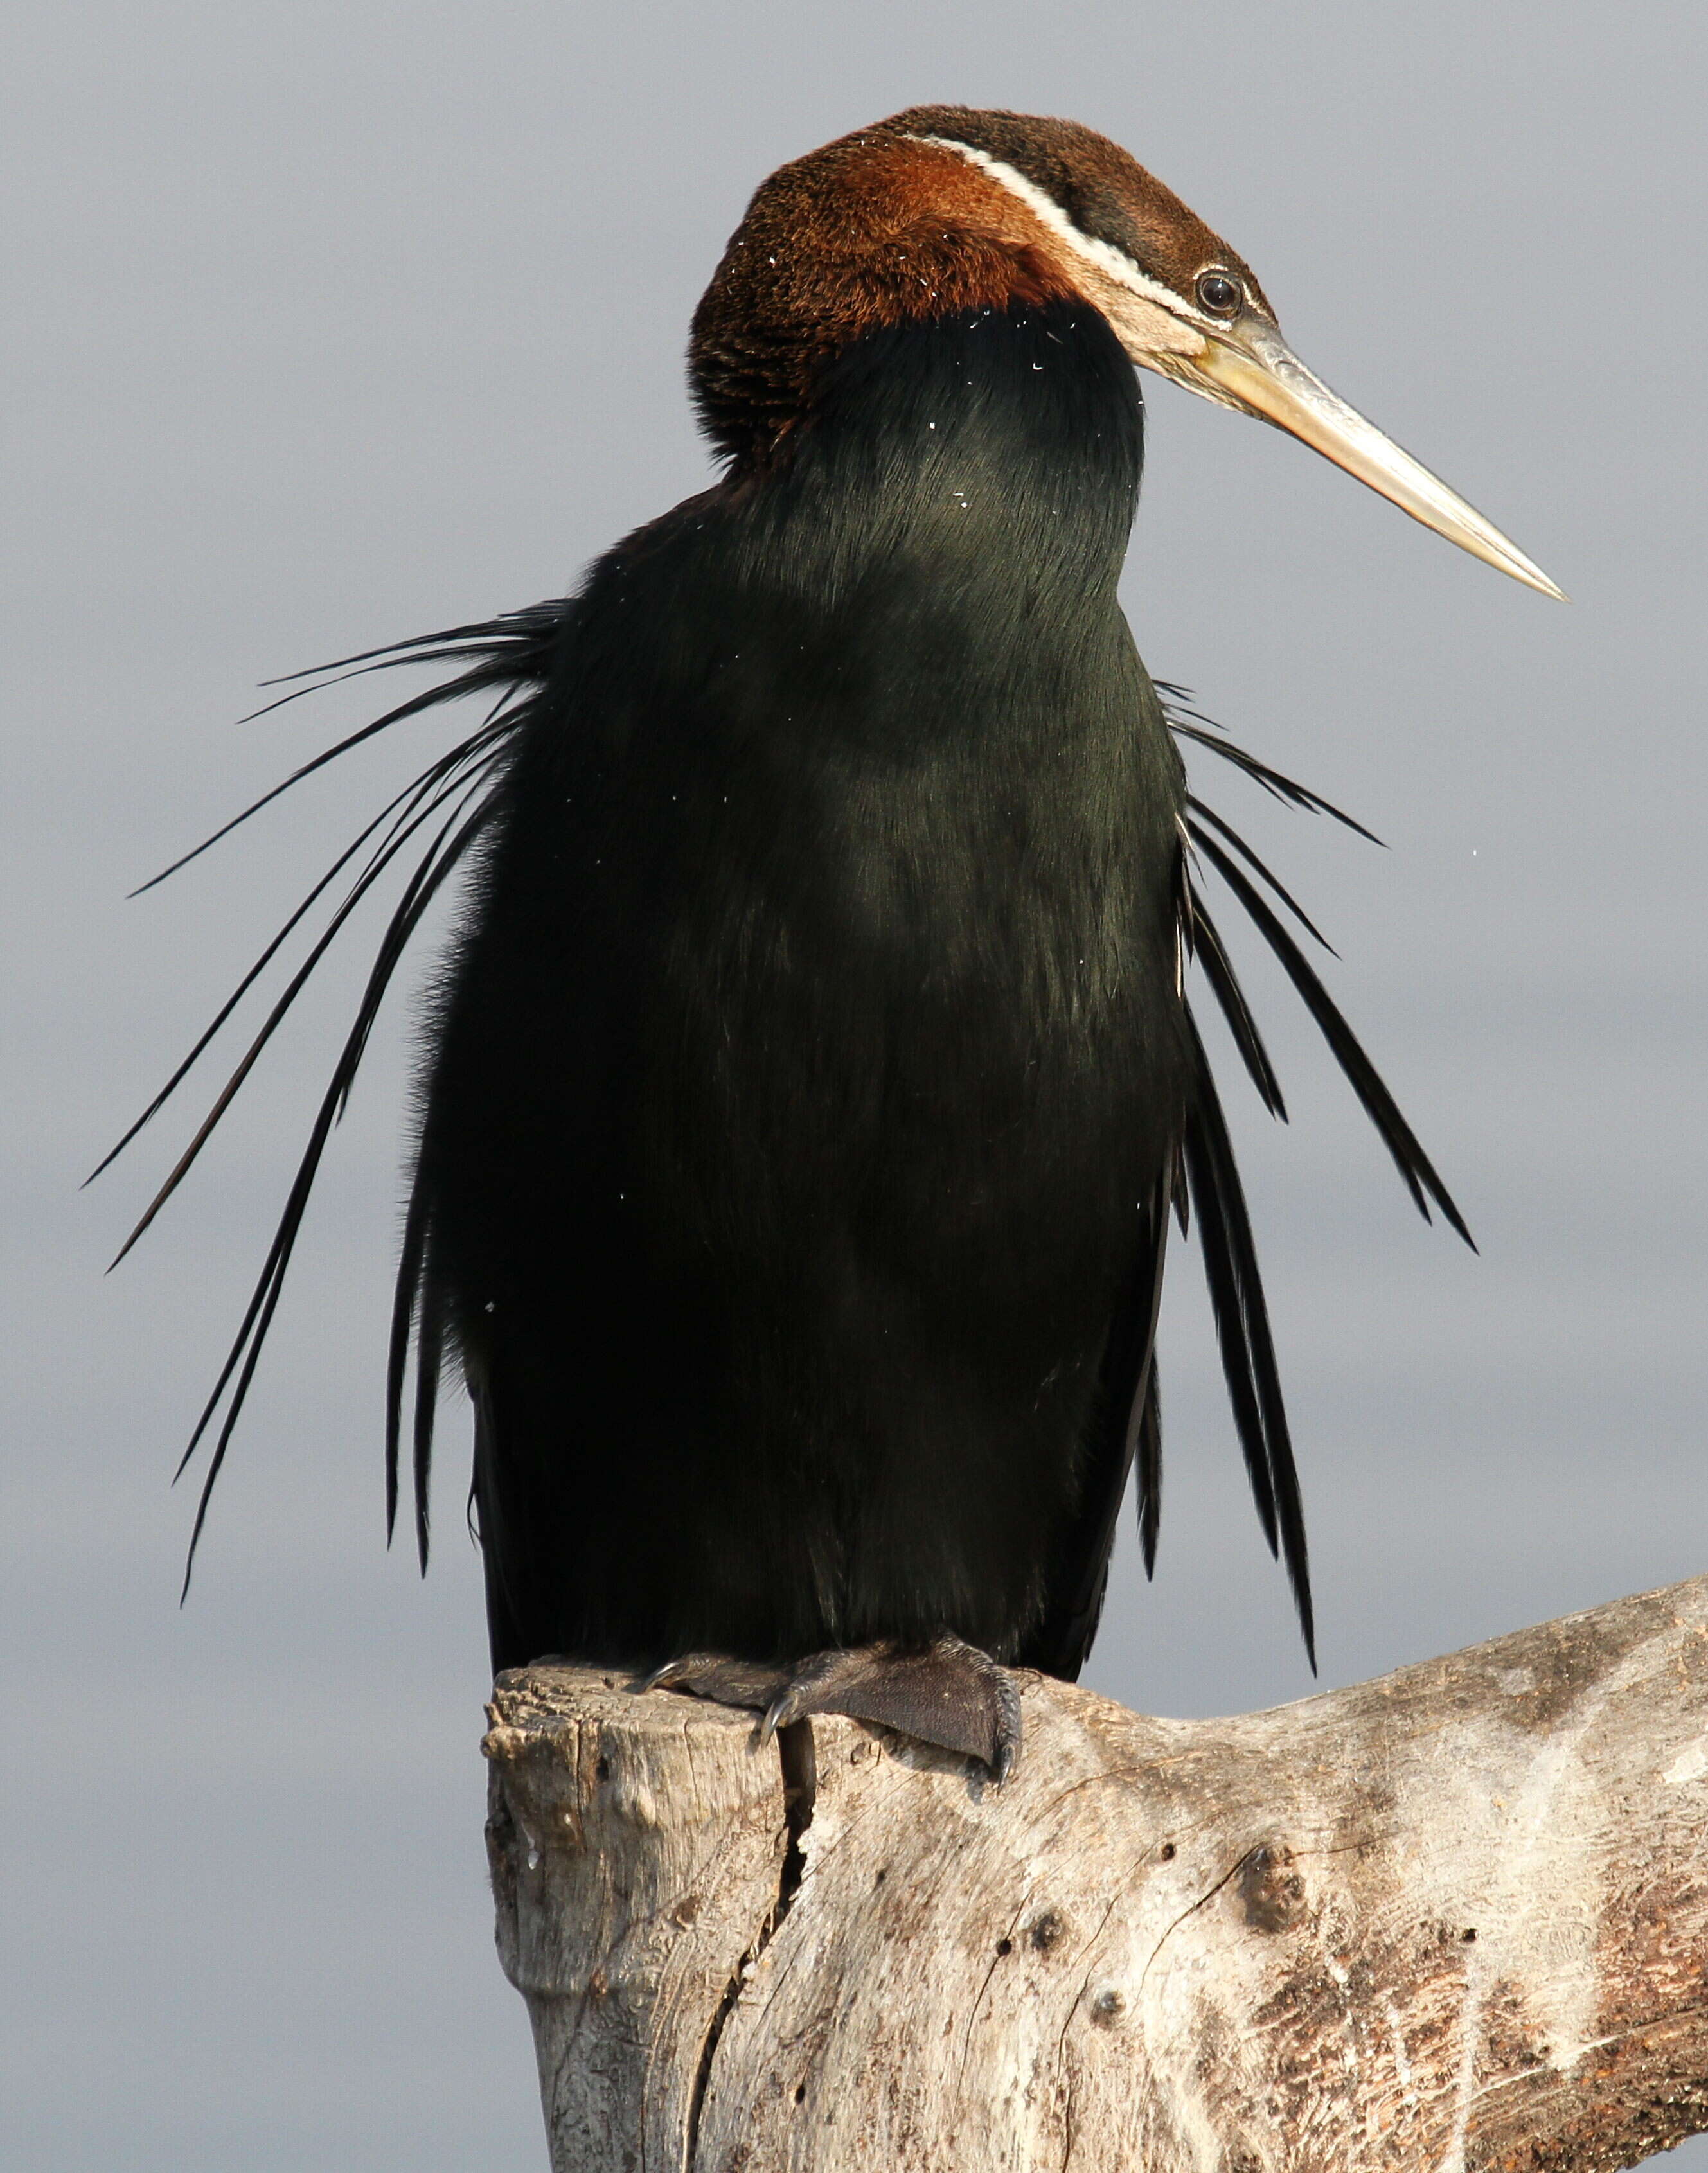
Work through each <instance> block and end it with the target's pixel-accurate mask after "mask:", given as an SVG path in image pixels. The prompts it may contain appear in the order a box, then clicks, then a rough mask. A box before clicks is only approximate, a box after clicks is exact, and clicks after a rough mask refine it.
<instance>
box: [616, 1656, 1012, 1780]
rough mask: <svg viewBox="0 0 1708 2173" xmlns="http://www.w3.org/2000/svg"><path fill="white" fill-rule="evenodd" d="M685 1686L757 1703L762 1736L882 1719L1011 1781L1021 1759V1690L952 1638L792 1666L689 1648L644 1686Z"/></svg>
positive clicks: (698, 1693)
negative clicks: (823, 1719)
mask: <svg viewBox="0 0 1708 2173" xmlns="http://www.w3.org/2000/svg"><path fill="white" fill-rule="evenodd" d="M641 1687H642V1688H643V1689H644V1690H653V1689H660V1690H687V1691H688V1692H689V1693H690V1694H691V1695H692V1696H695V1697H703V1698H712V1699H714V1700H715V1701H717V1702H718V1703H719V1705H735V1706H746V1707H752V1709H753V1710H754V1711H755V1712H761V1713H762V1714H763V1715H764V1718H763V1719H762V1721H761V1723H760V1725H759V1735H760V1740H761V1741H762V1742H765V1743H768V1742H769V1741H770V1739H771V1738H772V1736H773V1734H775V1733H776V1731H777V1730H778V1729H779V1728H787V1727H789V1725H790V1723H793V1722H795V1721H797V1720H806V1719H807V1718H808V1717H810V1716H811V1715H812V1714H813V1713H828V1712H841V1713H847V1714H848V1715H849V1716H850V1717H851V1718H853V1719H855V1720H870V1721H875V1722H876V1723H877V1724H878V1726H879V1727H881V1728H894V1729H895V1730H896V1732H897V1734H900V1735H911V1736H912V1737H913V1739H914V1740H915V1741H916V1742H919V1743H931V1744H936V1746H937V1747H938V1749H939V1750H954V1751H957V1752H959V1753H960V1755H962V1757H965V1758H976V1759H978V1761H980V1762H981V1764H983V1766H986V1767H988V1768H989V1771H990V1772H991V1773H992V1775H993V1776H994V1777H995V1778H996V1779H997V1780H999V1781H1005V1780H1006V1779H1007V1778H1008V1776H1009V1775H1010V1773H1011V1772H1012V1771H1014V1766H1015V1761H1016V1759H1017V1758H1018V1757H1019V1756H1020V1738H1021V1719H1020V1693H1019V1691H1018V1690H1016V1688H1015V1685H1014V1678H1013V1677H1012V1676H1011V1675H1010V1674H1009V1672H1008V1670H1007V1669H1005V1668H1001V1667H999V1666H998V1665H997V1663H996V1662H995V1661H994V1660H993V1659H992V1658H990V1655H989V1653H982V1652H980V1650H979V1649H978V1647H977V1646H976V1645H969V1644H967V1642H965V1641H964V1640H963V1639H962V1638H960V1637H955V1636H940V1637H938V1638H936V1639H935V1640H934V1641H933V1642H932V1643H931V1644H929V1645H928V1646H926V1647H924V1650H923V1651H920V1650H910V1649H909V1648H908V1647H905V1646H902V1645H893V1644H882V1645H860V1646H856V1647H853V1648H852V1649H850V1650H846V1651H837V1652H828V1653H813V1654H812V1655H811V1658H807V1659H805V1660H798V1661H795V1663H793V1664H792V1665H783V1664H769V1663H766V1662H763V1661H755V1660H733V1659H730V1658H725V1657H724V1656H723V1655H721V1654H719V1653H687V1654H686V1655H684V1657H683V1658H681V1659H679V1660H671V1661H668V1662H667V1663H665V1666H663V1667H662V1668H660V1669H658V1670H657V1672H656V1673H655V1674H651V1675H649V1676H648V1677H647V1679H646V1680H645V1682H644V1684H643V1685H641Z"/></svg>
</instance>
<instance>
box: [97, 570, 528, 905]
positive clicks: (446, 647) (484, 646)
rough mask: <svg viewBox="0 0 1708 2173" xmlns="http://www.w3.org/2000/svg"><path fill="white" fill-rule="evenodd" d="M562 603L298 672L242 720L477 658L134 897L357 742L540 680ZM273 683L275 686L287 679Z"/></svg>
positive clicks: (309, 768) (293, 776)
mask: <svg viewBox="0 0 1708 2173" xmlns="http://www.w3.org/2000/svg"><path fill="white" fill-rule="evenodd" d="M564 609H565V607H564V606H563V605H562V604H558V605H556V606H552V605H546V604H536V605H535V606H534V607H533V608H532V610H531V611H530V612H512V613H509V614H508V615H506V616H505V617H501V618H498V619H494V620H493V621H492V622H491V623H490V625H489V626H488V627H487V628H480V627H469V628H457V629H455V631H454V632H453V633H452V634H449V635H445V634H428V635H425V636H423V637H422V638H421V639H418V640H415V641H410V642H398V643H396V644H393V645H392V646H391V648H390V649H385V650H373V651H372V652H371V653H370V657H369V658H367V659H359V658H351V659H349V660H348V662H349V663H351V664H353V665H357V666H358V667H359V668H358V670H355V671H341V669H340V667H339V666H337V665H324V666H314V667H313V669H312V671H310V672H303V673H297V674H294V675H293V676H294V677H299V678H303V679H304V680H312V681H313V683H312V684H307V685H304V686H300V687H294V688H293V690H292V691H291V692H290V693H288V694H282V695H280V697H279V698H278V700H277V701H276V702H269V703H267V705H266V707H265V708H263V709H256V710H255V711H253V712H252V713H251V716H250V717H247V718H245V720H244V722H245V723H252V722H253V721H254V720H255V719H256V718H258V717H264V716H267V715H269V714H271V713H272V711H273V710H274V709H283V707H284V705H285V704H286V703H288V702H297V701H300V700H301V699H302V698H303V696H304V694H312V693H321V691H322V690H323V689H324V688H326V687H335V686H337V685H339V684H340V683H341V682H342V680H343V679H350V678H358V677H364V676H365V675H366V674H367V673H368V672H369V671H390V670H392V669H394V668H396V667H397V666H402V665H407V664H434V663H448V662H453V661H456V660H457V659H458V658H460V657H463V656H472V657H474V658H476V659H477V661H476V663H475V665H474V666H473V668H472V669H471V670H470V671H465V672H463V673H461V674H460V675H459V676H458V677H456V678H455V679H450V680H446V681H445V682H442V683H441V684H440V685H439V686H437V687H428V688H426V689H425V690H424V691H423V693H419V694H412V695H411V696H410V698H409V699H408V700H407V702H400V703H399V704H397V706H396V708H395V709H388V710H387V711H386V712H385V714H384V715H383V716H380V717H375V718H374V719H373V720H371V721H370V722H369V723H368V724H365V725H361V726H360V727H359V728H358V730H357V731H353V732H350V733H348V734H347V735H346V736H344V738H342V739H341V740H337V741H334V742H333V744H332V745H331V747H324V748H322V749H321V752H320V753H319V754H317V755H315V756H314V757H313V758H312V759H311V760H310V761H308V762H305V763H300V764H299V766H298V767H297V768H295V769H294V770H292V771H291V773H290V774H289V775H288V777H284V778H282V779H280V780H279V782H278V783H277V785H273V786H272V787H271V788H270V789H269V790H267V791H266V792H263V793H262V794H261V797H260V798H259V799H258V800H252V801H251V802H250V804H249V805H248V806H246V807H245V808H244V809H242V810H241V811H240V812H239V813H238V814H235V815H234V816H233V817H231V819H230V821H229V822H222V823H221V824H220V826H219V828H218V829H217V830H214V831H212V832H210V833H209V834H208V835H207V837H205V838H203V839H202V842H201V844H199V845H195V846H192V847H191V849H190V850H189V851H188V852H187V853H184V854H181V855H180V856H179V858H178V859H176V860H174V861H172V862H171V864H170V865H169V866H167V867H164V868H162V869H161V870H160V871H159V874H158V875H153V876H149V878H148V881H147V882H145V883H140V884H138V885H137V888H136V889H135V890H134V891H132V893H131V895H132V898H140V897H141V896H142V895H143V892H145V891H150V890H153V889H154V887H155V886H156V885H157V884H159V883H163V882H165V881H166V879H167V877H168V876H175V875H176V874H177V873H178V871H180V869H181V868H186V867H188V866H189V865H190V863H191V860H199V859H200V858H201V856H202V854H203V853H205V852H207V851H208V850H210V849H211V848H212V847H213V846H215V845H217V844H218V843H219V841H220V839H221V838H229V836H230V834H231V833H232V832H233V831H234V830H236V829H238V828H241V826H242V825H243V824H244V823H245V822H248V821H249V820H250V818H251V816H254V815H258V814H259V813H260V812H261V809H262V808H263V807H268V806H272V802H273V801H275V800H277V799H279V798H280V797H282V795H283V794H285V793H287V792H288V791H289V790H291V789H292V787H293V786H294V785H300V784H301V783H302V782H303V780H304V778H309V777H312V776H313V775H314V774H315V772H316V771H317V770H322V769H325V768H326V766H327V765H328V763H334V762H336V761H337V759H338V758H339V757H340V756H341V755H346V754H348V753H349V752H351V750H352V749H353V748H355V747H360V746H362V745H363V744H364V742H365V741H368V740H371V739H374V738H376V737H377V736H379V734H380V733H381V732H383V731H388V730H389V729H390V728H391V726H392V725H400V724H402V723H404V722H405V721H406V720H407V719H409V718H411V717H418V716H420V715H422V714H424V713H425V712H426V711H427V710H428V709H437V708H438V707H439V704H442V703H445V702H454V701H458V700H460V699H461V698H462V697H464V696H465V695H468V694H478V693H486V692H488V691H490V689H492V688H493V687H504V688H506V689H509V688H511V687H520V686H524V685H525V684H526V683H527V682H529V681H530V680H531V679H534V678H537V677H540V676H541V674H542V673H543V671H544V669H545V666H546V664H547V661H548V659H549V655H550V650H551V644H552V642H553V641H555V639H556V637H557V634H558V629H559V628H560V627H561V626H562V623H563V612H564ZM524 621H525V622H527V625H526V628H525V630H524V629H523V628H521V627H520V625H519V624H515V623H519V622H524ZM482 634H485V635H486V636H488V639H487V640H486V641H485V642H484V643H482V642H481V641H479V640H477V639H474V637H477V636H480V635H482ZM319 672H331V673H333V674H334V675H336V676H334V677H331V678H324V677H315V674H316V673H319ZM269 683H272V684H275V685H277V684H279V683H281V682H277V681H275V682H269Z"/></svg>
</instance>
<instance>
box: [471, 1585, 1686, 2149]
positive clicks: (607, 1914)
mask: <svg viewBox="0 0 1708 2173" xmlns="http://www.w3.org/2000/svg"><path fill="white" fill-rule="evenodd" d="M1020 1680H1021V1695H1022V1700H1023V1704H1024V1709H1025V1728H1026V1755H1025V1757H1024V1759H1023V1761H1022V1762H1021V1767H1020V1770H1019V1771H1018V1772H1017V1773H1016V1775H1015V1776H1014V1777H1013V1778H1012V1779H1010V1781H1009V1782H1006V1783H1005V1784H1004V1785H1002V1786H1000V1787H998V1786H996V1785H995V1784H994V1783H993V1782H989V1781H988V1780H986V1779H985V1778H983V1777H982V1776H981V1775H979V1774H978V1773H976V1772H973V1771H969V1770H968V1768H967V1765H966V1763H965V1761H961V1760H958V1759H956V1758H954V1757H951V1756H950V1755H947V1754H944V1753H939V1752H936V1751H932V1750H924V1749H921V1748H919V1746H917V1745H914V1744H908V1743H907V1742H905V1741H903V1740H902V1739H898V1738H896V1737H893V1736H891V1735H888V1734H885V1733H883V1732H882V1731H881V1730H876V1729H872V1728H867V1727H865V1725H863V1724H861V1723H857V1722H854V1721H848V1720H839V1719H838V1720H816V1721H813V1722H807V1723H800V1724H799V1726H798V1727H797V1728H792V1729H789V1730H786V1731H784V1735H783V1736H782V1737H781V1738H779V1740H778V1741H777V1742H773V1743H772V1744H768V1745H761V1744H759V1742H758V1740H757V1730H756V1728H755V1726H754V1724H753V1722H752V1718H751V1717H748V1716H745V1715H743V1714H741V1713H738V1712H730V1711H728V1710H726V1709H724V1708H721V1707H715V1706H710V1705H707V1704H704V1703H703V1702H702V1701H698V1700H696V1699H692V1698H687V1697H682V1696H676V1695H673V1694H671V1693H670V1692H668V1691H654V1692H651V1693H649V1694H647V1695H644V1696H639V1695H637V1694H636V1693H634V1692H633V1690H630V1689H629V1688H628V1685H627V1683H626V1681H625V1680H623V1679H622V1678H620V1677H617V1676H613V1675H611V1674H601V1673H599V1672H597V1671H595V1670H590V1669H582V1668H575V1667H570V1666H567V1665H557V1664H547V1663H541V1664H539V1665H536V1666H534V1667H531V1668H528V1669H520V1670H517V1671H515V1672H514V1673H512V1674H506V1675H504V1676H502V1677H500V1679H499V1680H498V1685H497V1687H496V1689H495V1690H494V1692H493V1705H492V1707H491V1709H490V1710H491V1723H492V1724H491V1728H490V1731H489V1733H488V1736H487V1738H486V1742H485V1746H484V1747H485V1750H486V1753H487V1755H488V1760H489V1761H490V1765H491V1806H492V1808H491V1817H490V1819H489V1820H488V1844H489V1850H490V1854H491V1859H492V1868H493V1890H494V1894H495V1896H496V1900H497V1904H498V1946H499V1953H500V1956H501V1958H502V1960H503V1962H504V1968H505V1971H506V1972H507V1974H508V1975H509V1977H510V1979H511V1982H513V1983H515V1985H516V1986H517V1987H518V1989H519V1990H520V1991H521V1992H523V1994H524V1995H525V1998H526V1999H527V2002H528V2006H529V2010H530V2013H531V2017H532V2020H533V2025H534V2033H535V2041H536V2048H537V2051H538V2054H539V2062H540V2074H541V2090H542V2095H543V2099H544V2104H545V2111H546V2119H547V2130H548V2134H549V2137H550V2140H551V2147H552V2164H553V2165H554V2166H555V2167H557V2168H558V2169H560V2173H568V2169H570V2168H572V2167H573V2168H575V2169H577V2173H586V2169H590V2168H602V2167H605V2166H611V2167H613V2168H615V2167H622V2168H633V2169H635V2173H654V2169H660V2173H661V2170H662V2169H665V2168H669V2169H671V2173H682V2169H684V2168H687V2169H690V2173H770V2169H783V2168H790V2169H800V2173H806V2169H808V2168H811V2173H844V2169H846V2173H854V2169H855V2168H859V2169H862V2173H865V2170H866V2169H870V2168H872V2167H883V2168H885V2169H886V2173H891V2169H893V2173H925V2169H931V2173H984V2169H987V2168H989V2169H993V2173H994V2169H995V2168H997V2167H1002V2168H1005V2169H1010V2173H1013V2169H1030V2168H1033V2167H1037V2168H1044V2167H1048V2168H1049V2169H1051V2173H1091V2169H1092V2168H1096V2169H1098V2173H1105V2169H1107V2168H1108V2167H1110V2166H1112V2165H1123V2166H1129V2165H1130V2166H1142V2167H1144V2168H1145V2169H1146V2173H1174V2169H1176V2168H1181V2169H1184V2168H1188V2167H1191V2168H1193V2169H1206V2173H1210V2169H1215V2173H1281V2169H1284V2168H1285V2169H1289V2173H1291V2169H1300V2170H1301V2173H1303V2169H1317V2168H1319V2167H1320V2168H1322V2169H1323V2173H1328V2169H1333V2173H1360V2169H1363V2168H1366V2167H1369V2168H1376V2167H1383V2168H1401V2167H1403V2168H1406V2169H1408V2173H1409V2170H1410V2169H1416V2168H1425V2167H1427V2168H1438V2169H1441V2173H1459V2170H1460V2169H1468V2168H1477V2167H1482V2166H1494V2165H1499V2166H1501V2167H1502V2168H1511V2169H1512V2173H1523V2169H1527V2168H1538V2169H1541V2168H1550V2169H1551V2168H1567V2167H1570V2168H1573V2169H1584V2173H1600V2169H1611V2168H1614V2167H1617V2166H1624V2165H1635V2164H1636V2163H1637V2162H1638V2161H1639V2160H1641V2159H1643V2158H1645V2157H1647V2156H1649V2155H1651V2154H1653V2153H1654V2152H1656V2151H1657V2150H1661V2149H1666V2148H1668V2147H1669V2146H1670V2145H1672V2144H1673V2143H1678V2142H1679V2141H1680V2140H1682V2139H1683V2138H1684V2137H1685V2136H1686V2135H1689V2134H1694V2133H1697V2132H1699V2131H1700V2130H1702V2129H1704V2128H1708V1578H1704V1579H1699V1580H1696V1581H1695V1582H1693V1583H1689V1584H1684V1585H1680V1586H1677V1587H1674V1588H1672V1589H1671V1590H1669V1591H1666V1592H1661V1593H1651V1594H1648V1595H1646V1596H1644V1597H1642V1598H1640V1599H1630V1600H1624V1601H1620V1602H1619V1603H1617V1604H1614V1605H1612V1606H1608V1607H1604V1608H1600V1609H1597V1610H1593V1611H1592V1612H1591V1613H1589V1614H1587V1615H1575V1616H1570V1617H1567V1618H1565V1619H1564V1620H1560V1621H1558V1622H1554V1623H1549V1624H1546V1625H1544V1626H1541V1627H1540V1628H1538V1629H1533V1630H1528V1631H1521V1632H1520V1633H1518V1634H1517V1635H1516V1636H1510V1637H1505V1638H1501V1639H1499V1640H1497V1641H1496V1642H1494V1643H1492V1644H1488V1645H1484V1646H1479V1647H1474V1648H1472V1649H1471V1650H1469V1651H1467V1652H1464V1653H1457V1654H1455V1655H1453V1656H1452V1657H1451V1658H1447V1659H1443V1660H1437V1661H1432V1662H1430V1663H1428V1664H1426V1665H1425V1666H1422V1667H1417V1668H1410V1669H1404V1670H1402V1671H1401V1672H1399V1673H1398V1674H1393V1675H1389V1676H1386V1677H1384V1678H1382V1679H1381V1680H1378V1681H1376V1682H1372V1683H1366V1684H1361V1685H1357V1686H1356V1687H1355V1688H1352V1689H1349V1690H1338V1691H1334V1692H1333V1693H1331V1694H1329V1695H1328V1696H1321V1697H1316V1698H1312V1699H1310V1700H1308V1701H1306V1702H1304V1703H1302V1704H1299V1705H1294V1706H1288V1707H1280V1708H1279V1709H1277V1710H1275V1711H1274V1712H1261V1713H1254V1714H1249V1715H1247V1716H1245V1717H1241V1718H1237V1719H1231V1720H1215V1721H1172V1720H1158V1719H1151V1718H1147V1717H1143V1716H1141V1715H1139V1714H1135V1713H1132V1712H1127V1711H1126V1710H1125V1709H1124V1708H1123V1707H1119V1706H1116V1705H1113V1704H1111V1703H1110V1702H1109V1701H1107V1700H1105V1699H1102V1698H1098V1697H1095V1696H1092V1695H1091V1693H1090V1692H1088V1691H1086V1690H1080V1689H1078V1688H1076V1687H1075V1686H1074V1685H1069V1684H1064V1683H1059V1682H1055V1681H1052V1680H1048V1679H1045V1678H1043V1677H1037V1676H1022V1677H1021V1679H1020Z"/></svg>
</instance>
